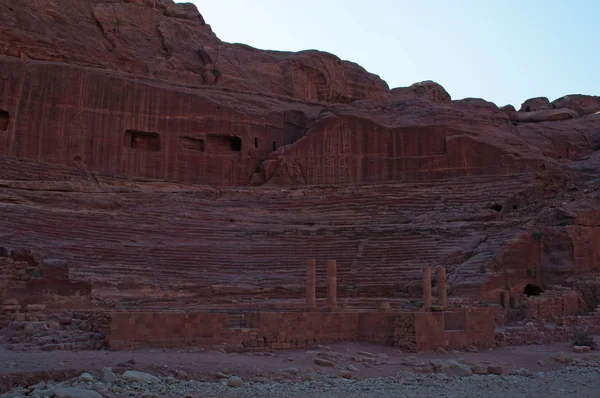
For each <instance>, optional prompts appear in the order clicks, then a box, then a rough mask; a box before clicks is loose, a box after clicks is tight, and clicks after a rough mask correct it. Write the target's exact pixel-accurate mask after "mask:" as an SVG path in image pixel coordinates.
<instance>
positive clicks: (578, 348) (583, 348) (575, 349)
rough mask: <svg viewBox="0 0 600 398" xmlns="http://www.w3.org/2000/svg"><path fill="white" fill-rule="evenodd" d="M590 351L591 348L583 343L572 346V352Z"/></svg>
mask: <svg viewBox="0 0 600 398" xmlns="http://www.w3.org/2000/svg"><path fill="white" fill-rule="evenodd" d="M590 351H592V348H591V347H588V346H584V345H575V346H573V352H576V353H578V354H583V353H585V352H590Z"/></svg>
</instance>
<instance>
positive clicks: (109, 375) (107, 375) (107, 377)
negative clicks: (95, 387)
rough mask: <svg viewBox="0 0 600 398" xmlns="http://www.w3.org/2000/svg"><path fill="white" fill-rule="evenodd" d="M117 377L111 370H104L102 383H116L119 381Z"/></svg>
mask: <svg viewBox="0 0 600 398" xmlns="http://www.w3.org/2000/svg"><path fill="white" fill-rule="evenodd" d="M117 380H118V379H117V375H115V374H114V372H113V371H112V369H111V368H104V369H102V381H103V382H104V383H106V384H110V383H114V382H115V381H117Z"/></svg>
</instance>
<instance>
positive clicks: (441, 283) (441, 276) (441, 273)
mask: <svg viewBox="0 0 600 398" xmlns="http://www.w3.org/2000/svg"><path fill="white" fill-rule="evenodd" d="M437 288H438V296H439V297H440V302H439V304H440V307H442V309H446V307H448V296H447V294H446V267H444V266H441V267H440V268H439V269H438V281H437Z"/></svg>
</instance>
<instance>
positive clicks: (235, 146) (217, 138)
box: [206, 134, 242, 155]
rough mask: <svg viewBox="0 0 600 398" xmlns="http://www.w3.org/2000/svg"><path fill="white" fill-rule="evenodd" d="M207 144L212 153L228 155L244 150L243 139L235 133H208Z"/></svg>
mask: <svg viewBox="0 0 600 398" xmlns="http://www.w3.org/2000/svg"><path fill="white" fill-rule="evenodd" d="M206 146H207V148H208V151H209V152H210V153H211V154H212V155H226V154H227V153H231V152H240V151H241V150H242V139H241V138H240V137H236V136H233V135H217V134H208V135H207V136H206Z"/></svg>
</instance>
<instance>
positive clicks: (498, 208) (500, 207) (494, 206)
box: [490, 203, 502, 213]
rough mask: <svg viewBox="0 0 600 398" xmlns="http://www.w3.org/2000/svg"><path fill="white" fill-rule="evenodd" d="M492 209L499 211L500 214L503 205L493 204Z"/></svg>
mask: <svg viewBox="0 0 600 398" xmlns="http://www.w3.org/2000/svg"><path fill="white" fill-rule="evenodd" d="M490 209H492V210H494V211H497V212H498V213H500V212H501V211H502V205H501V204H499V203H495V204H493V205H492V206H491V207H490Z"/></svg>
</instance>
